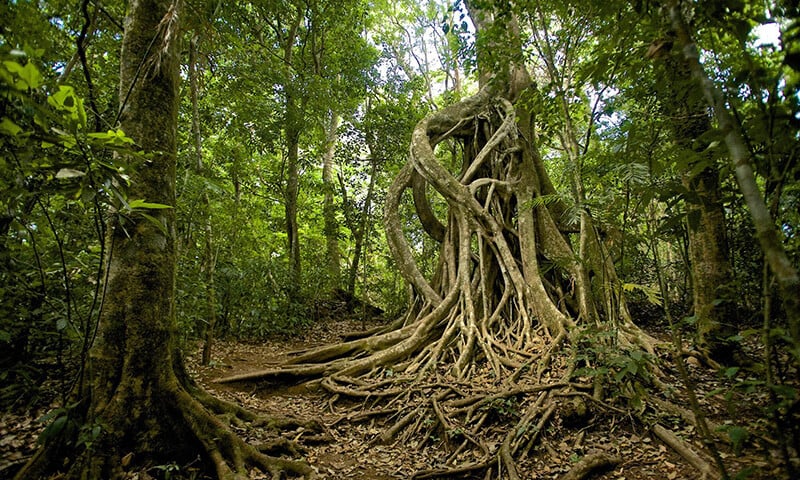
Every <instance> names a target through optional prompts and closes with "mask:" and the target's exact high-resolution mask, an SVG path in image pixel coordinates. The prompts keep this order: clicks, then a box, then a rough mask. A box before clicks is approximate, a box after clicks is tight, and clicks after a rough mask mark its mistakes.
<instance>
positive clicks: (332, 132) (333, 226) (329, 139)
mask: <svg viewBox="0 0 800 480" xmlns="http://www.w3.org/2000/svg"><path fill="white" fill-rule="evenodd" d="M330 115H331V118H330V123H329V124H328V125H327V126H326V130H327V131H326V132H325V154H324V155H323V159H322V160H323V163H322V184H323V189H324V190H325V198H324V200H323V204H322V216H323V218H324V220H325V245H326V250H327V252H326V253H327V255H326V257H327V258H326V260H327V264H328V269H327V270H328V277H329V278H328V281H329V289H328V290H331V291H333V290H334V289H337V288H339V287H340V285H341V281H342V280H341V276H342V267H341V253H340V250H339V222H338V221H337V220H336V205H335V204H334V199H333V194H334V192H335V191H336V187H335V184H334V180H333V156H334V154H335V153H336V142H337V141H338V132H337V130H338V128H339V122H340V120H341V118H340V117H339V115H338V114H336V113H334V112H331V113H330Z"/></svg>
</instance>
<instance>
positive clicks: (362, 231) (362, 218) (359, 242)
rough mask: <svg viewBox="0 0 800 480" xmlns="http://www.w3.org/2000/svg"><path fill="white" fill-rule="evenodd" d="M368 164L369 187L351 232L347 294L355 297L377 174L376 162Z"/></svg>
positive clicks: (372, 159)
mask: <svg viewBox="0 0 800 480" xmlns="http://www.w3.org/2000/svg"><path fill="white" fill-rule="evenodd" d="M370 162H371V164H372V167H371V168H370V174H369V186H368V187H367V196H366V198H365V199H364V208H363V209H362V210H361V214H360V215H359V217H358V219H359V222H358V226H357V228H356V230H355V232H353V235H354V237H355V245H354V247H353V261H352V263H351V264H350V272H349V273H348V275H347V293H349V294H351V295H355V293H356V278H357V277H358V268H359V266H360V264H361V253H362V252H363V251H364V243H365V242H366V241H367V238H366V233H367V222H369V221H370V218H371V215H372V197H373V196H374V192H375V181H376V177H377V174H378V160H377V159H375V158H371V159H370Z"/></svg>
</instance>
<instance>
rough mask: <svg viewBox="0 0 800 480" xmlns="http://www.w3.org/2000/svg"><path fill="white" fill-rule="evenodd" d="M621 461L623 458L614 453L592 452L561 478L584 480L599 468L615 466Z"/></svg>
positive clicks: (564, 479)
mask: <svg viewBox="0 0 800 480" xmlns="http://www.w3.org/2000/svg"><path fill="white" fill-rule="evenodd" d="M620 462H622V459H621V458H619V457H617V456H614V455H609V454H607V453H604V452H595V453H590V454H589V455H586V456H585V457H583V458H581V459H580V460H578V463H576V464H575V465H573V466H572V468H571V469H570V471H569V472H567V473H566V474H564V475H562V476H561V478H559V480H582V479H584V478H586V477H588V476H589V475H591V474H592V473H594V472H596V471H598V470H602V469H607V468H611V467H614V466H615V465H617V464H618V463H620Z"/></svg>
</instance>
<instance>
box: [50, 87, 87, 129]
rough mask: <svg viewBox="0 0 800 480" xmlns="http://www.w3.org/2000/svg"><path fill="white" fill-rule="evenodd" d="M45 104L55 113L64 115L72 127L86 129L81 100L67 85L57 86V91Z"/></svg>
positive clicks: (84, 111) (84, 112)
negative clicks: (58, 112) (54, 110)
mask: <svg viewBox="0 0 800 480" xmlns="http://www.w3.org/2000/svg"><path fill="white" fill-rule="evenodd" d="M47 103H48V104H50V106H52V107H53V108H54V109H56V110H57V111H60V112H63V113H66V116H67V118H69V119H70V120H71V122H70V123H72V124H73V125H74V126H77V127H78V128H84V127H86V110H85V109H84V108H83V99H81V98H80V97H78V96H77V95H76V94H75V89H74V88H72V87H70V86H67V85H59V87H58V91H57V92H55V93H54V94H52V95H50V96H49V97H47Z"/></svg>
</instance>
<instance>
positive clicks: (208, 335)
mask: <svg viewBox="0 0 800 480" xmlns="http://www.w3.org/2000/svg"><path fill="white" fill-rule="evenodd" d="M198 41H199V36H198V35H197V34H195V35H193V36H192V40H191V42H190V44H189V96H190V100H191V103H192V139H193V140H194V155H195V169H196V172H197V174H198V175H200V176H203V175H204V173H205V170H206V169H205V167H204V165H203V135H202V132H201V130H200V110H199V106H198V97H199V94H200V93H199V92H200V87H199V85H198V79H197V76H198V72H197V42H198ZM200 203H201V207H200V210H201V212H200V217H201V221H202V222H203V233H204V236H203V254H202V255H201V256H200V274H201V275H202V278H201V281H202V282H203V290H204V291H205V309H206V325H205V339H204V342H203V354H202V363H203V365H208V364H209V363H210V362H211V348H212V345H213V343H214V331H215V329H216V325H217V294H216V291H215V289H214V269H215V267H216V258H215V255H214V238H213V231H212V229H211V211H210V208H211V207H210V203H209V199H208V190H207V189H206V187H205V185H204V186H203V193H202V195H201V202H200Z"/></svg>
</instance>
